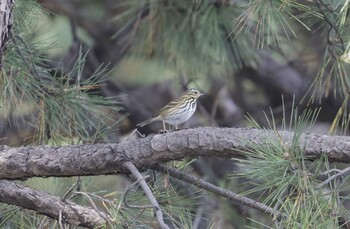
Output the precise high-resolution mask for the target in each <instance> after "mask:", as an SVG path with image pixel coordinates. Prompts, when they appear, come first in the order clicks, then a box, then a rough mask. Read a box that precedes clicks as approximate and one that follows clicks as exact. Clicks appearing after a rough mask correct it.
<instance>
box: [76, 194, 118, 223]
mask: <svg viewBox="0 0 350 229" xmlns="http://www.w3.org/2000/svg"><path fill="white" fill-rule="evenodd" d="M74 193H75V194H79V195H84V196H86V198H87V199H88V200H89V202H90V204H91V205H92V207H93V208H94V209H95V211H96V212H97V213H98V214H99V215H100V216H101V217H102V218H103V219H105V220H106V222H108V223H109V224H111V222H110V220H109V219H108V218H107V217H105V216H104V215H103V214H101V212H100V210H98V208H97V207H96V204H95V203H94V201H93V200H92V199H91V197H90V196H89V194H88V193H86V192H78V191H75V192H74Z"/></svg>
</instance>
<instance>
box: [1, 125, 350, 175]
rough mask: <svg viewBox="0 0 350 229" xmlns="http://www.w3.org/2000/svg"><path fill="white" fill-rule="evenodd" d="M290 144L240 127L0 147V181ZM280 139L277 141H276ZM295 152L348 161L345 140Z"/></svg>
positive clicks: (318, 140)
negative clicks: (109, 140) (110, 141)
mask: <svg viewBox="0 0 350 229" xmlns="http://www.w3.org/2000/svg"><path fill="white" fill-rule="evenodd" d="M273 137H276V138H278V139H280V138H282V139H283V142H285V143H286V144H287V143H288V142H289V143H290V142H291V141H292V139H293V132H287V131H280V132H279V133H278V136H276V132H274V131H269V130H259V129H243V128H211V127H205V128H196V129H185V130H179V131H174V132H171V133H166V134H156V135H149V136H147V137H146V138H141V139H134V140H130V141H126V142H123V143H120V144H93V145H74V146H37V147H32V146H29V147H20V148H11V147H7V146H0V152H1V153H0V179H22V178H30V177H48V176H55V177H67V176H87V175H102V174H118V173H130V172H129V170H127V169H126V168H125V167H124V165H123V163H124V162H125V161H130V162H132V163H133V164H134V165H135V166H136V167H137V168H138V169H139V170H141V171H144V170H146V169H148V168H151V167H152V166H153V165H155V164H157V163H162V162H168V161H174V160H182V159H184V158H189V159H190V158H198V157H222V158H237V157H242V156H244V151H246V150H247V149H248V147H249V146H248V143H249V144H264V143H265V142H266V139H271V138H273ZM279 141H280V140H279ZM299 142H300V143H299V146H300V149H302V151H303V152H304V155H305V156H307V157H308V159H310V160H313V159H317V158H320V157H321V156H323V155H326V156H327V157H328V160H329V161H339V162H344V163H350V137H348V136H327V135H318V134H311V133H305V134H301V136H300V141H299Z"/></svg>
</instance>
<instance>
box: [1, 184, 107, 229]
mask: <svg viewBox="0 0 350 229" xmlns="http://www.w3.org/2000/svg"><path fill="white" fill-rule="evenodd" d="M0 202H3V203H7V204H12V205H17V206H20V207H23V208H26V209H30V210H34V211H36V212H38V213H40V214H43V215H46V216H49V217H51V218H53V219H56V220H58V219H59V218H60V215H61V218H62V220H63V222H66V223H69V224H73V225H79V226H84V227H88V228H95V227H96V226H99V225H104V224H106V223H107V222H106V219H110V218H109V216H108V215H106V214H105V213H103V212H97V211H96V210H94V209H91V208H88V207H84V206H81V205H78V204H75V203H73V202H70V201H63V200H62V199H60V198H59V197H56V196H52V195H49V194H47V193H45V192H42V191H38V190H34V189H31V188H29V187H26V186H23V185H20V184H17V183H15V182H13V181H7V180H1V181H0Z"/></svg>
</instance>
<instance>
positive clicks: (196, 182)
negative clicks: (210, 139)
mask: <svg viewBox="0 0 350 229" xmlns="http://www.w3.org/2000/svg"><path fill="white" fill-rule="evenodd" d="M153 168H154V169H155V170H157V171H159V172H162V173H168V174H169V175H170V176H172V177H175V178H176V179H179V180H182V181H185V182H187V183H189V184H192V185H194V186H197V187H199V188H201V189H205V190H207V191H210V192H212V193H215V194H217V195H220V196H223V197H225V198H227V199H230V200H234V201H238V202H240V203H241V204H243V205H246V206H249V207H252V208H255V209H257V210H261V211H263V212H265V213H267V214H269V215H271V216H273V217H275V218H276V219H279V218H280V217H286V216H285V215H283V214H282V213H281V212H279V211H277V210H275V209H273V208H271V207H269V206H267V205H265V204H262V203H260V202H257V201H255V200H252V199H250V198H248V197H245V196H241V195H238V194H236V193H234V192H231V191H228V190H226V189H223V188H220V187H218V186H216V185H213V184H211V183H208V182H206V181H204V180H202V179H200V178H197V177H194V176H191V175H188V174H185V173H183V172H181V171H178V170H176V169H173V168H167V167H165V166H163V165H160V164H158V165H156V166H154V167H153Z"/></svg>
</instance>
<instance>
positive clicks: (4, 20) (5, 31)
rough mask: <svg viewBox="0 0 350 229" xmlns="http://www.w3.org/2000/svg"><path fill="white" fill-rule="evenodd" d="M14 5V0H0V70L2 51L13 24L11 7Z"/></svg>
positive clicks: (0, 67)
mask: <svg viewBox="0 0 350 229" xmlns="http://www.w3.org/2000/svg"><path fill="white" fill-rule="evenodd" d="M14 5H15V1H14V0H0V34H1V36H0V70H1V69H2V58H3V52H4V50H5V48H6V43H7V41H8V40H9V37H10V32H11V27H12V24H13V19H12V18H13V16H12V9H13V6H14Z"/></svg>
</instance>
